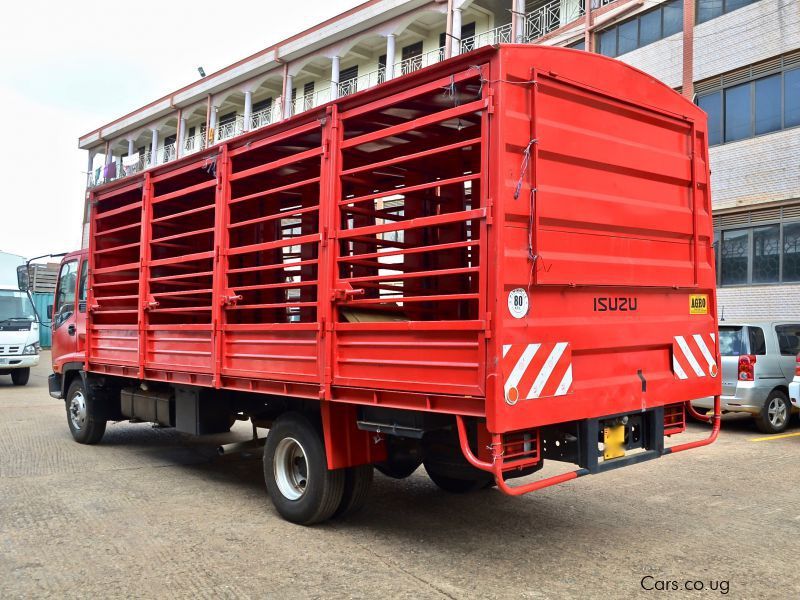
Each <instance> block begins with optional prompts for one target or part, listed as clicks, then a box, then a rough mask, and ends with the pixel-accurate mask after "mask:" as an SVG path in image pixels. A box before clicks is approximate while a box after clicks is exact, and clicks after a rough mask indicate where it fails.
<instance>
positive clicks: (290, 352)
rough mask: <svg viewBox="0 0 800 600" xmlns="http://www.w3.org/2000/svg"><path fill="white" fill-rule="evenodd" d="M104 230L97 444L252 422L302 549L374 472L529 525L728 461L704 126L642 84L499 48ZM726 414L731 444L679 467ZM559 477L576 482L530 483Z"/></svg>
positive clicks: (101, 200)
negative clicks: (152, 432)
mask: <svg viewBox="0 0 800 600" xmlns="http://www.w3.org/2000/svg"><path fill="white" fill-rule="evenodd" d="M90 206H91V211H90V212H91V223H90V227H91V235H90V243H89V248H88V251H84V252H79V253H74V254H72V255H69V256H67V257H66V258H65V259H64V261H63V264H62V268H61V282H62V283H61V284H60V287H59V289H58V293H57V298H56V304H55V306H54V310H53V313H54V314H53V328H54V331H53V366H54V374H53V376H52V377H51V379H50V392H51V395H53V396H54V397H57V398H63V399H64V400H65V403H66V411H67V417H68V423H69V427H70V429H71V431H72V435H73V436H74V438H75V440H76V441H78V442H81V443H85V444H93V443H97V442H99V441H100V439H101V438H102V436H103V434H104V431H105V428H106V423H107V422H108V421H118V420H123V419H126V420H133V421H145V422H155V423H158V424H160V425H162V426H169V427H175V428H177V429H178V430H179V431H182V432H188V433H192V434H198V435H202V434H208V433H219V432H225V431H228V430H229V428H230V427H231V425H232V424H233V423H234V422H235V421H236V420H237V419H239V420H246V419H249V420H250V421H251V422H252V424H253V427H254V431H256V428H267V429H269V433H268V435H267V437H266V440H265V441H264V476H265V480H266V485H267V489H268V491H269V494H270V497H271V498H272V501H273V503H274V504H275V506H276V508H277V510H278V512H279V513H280V514H281V515H282V516H283V517H284V518H286V519H288V520H290V521H293V522H297V523H303V524H310V523H315V522H319V521H323V520H325V519H328V518H330V517H331V516H334V515H344V514H347V513H349V512H351V511H353V510H355V509H357V508H359V507H360V506H361V505H362V504H363V503H364V500H365V499H366V495H367V491H368V489H369V486H370V483H371V481H372V473H373V466H374V467H375V468H377V469H379V470H380V471H381V472H383V473H385V474H387V475H390V476H393V477H397V478H401V477H407V476H408V475H410V474H411V473H412V472H414V471H415V470H416V469H417V468H418V467H419V466H420V465H421V464H422V465H424V466H425V470H426V471H427V473H428V475H429V476H430V478H431V479H432V480H433V481H434V483H435V484H436V485H438V486H439V487H440V488H442V489H444V490H447V491H452V492H468V491H471V490H477V489H480V488H484V487H488V486H491V485H497V487H498V488H500V490H502V491H503V492H505V493H508V494H514V495H517V494H522V493H526V492H529V491H532V490H535V489H540V488H543V487H546V486H549V485H553V484H555V483H559V482H563V481H567V480H569V479H573V478H576V477H579V476H582V475H586V474H590V473H591V474H593V473H599V472H602V471H606V470H609V469H614V468H617V467H621V466H625V465H630V464H634V463H639V462H642V461H646V460H650V459H654V458H657V457H660V456H663V455H665V454H668V453H670V452H676V451H680V450H686V449H688V448H693V447H696V446H700V445H704V444H708V443H711V442H712V441H713V440H714V439H715V438H716V436H717V433H718V431H719V405H718V401H719V394H720V380H719V377H718V373H719V367H718V365H719V350H718V344H717V319H716V313H717V307H716V298H715V286H714V282H715V273H714V264H715V262H714V256H713V247H712V240H713V233H712V221H711V201H710V190H709V169H708V139H707V125H706V116H705V114H704V113H703V112H702V111H701V110H700V109H699V108H698V107H696V106H695V105H693V104H692V103H691V102H689V101H688V100H686V99H685V98H683V97H682V96H680V95H679V94H677V93H676V92H674V91H673V90H672V89H670V88H668V87H666V86H665V85H664V84H662V83H660V82H659V81H657V80H656V79H654V78H653V77H651V76H649V75H647V74H645V73H642V72H640V71H638V70H636V69H634V68H632V67H630V66H628V65H626V64H624V63H621V62H618V61H615V60H612V59H609V58H606V57H603V56H600V55H596V54H589V53H584V52H579V51H573V50H569V49H562V48H550V47H542V46H517V45H508V46H500V47H492V48H483V49H480V50H477V51H474V52H471V53H469V54H465V55H462V56H458V57H455V58H452V59H450V60H447V61H444V62H442V63H440V64H437V65H434V66H431V67H428V68H425V69H422V70H420V71H418V72H416V73H413V74H410V75H407V76H403V77H400V78H398V79H394V80H391V81H387V82H385V83H382V84H381V85H379V86H377V87H375V88H372V89H370V90H366V91H363V92H359V93H356V94H353V95H351V96H346V97H343V98H340V99H338V100H335V101H333V102H331V103H329V104H327V105H325V106H322V107H320V108H318V109H314V110H310V111H308V112H305V113H303V114H300V115H297V116H294V117H292V118H290V119H287V120H285V121H283V122H280V123H276V124H273V125H270V126H268V127H266V128H263V129H259V130H257V131H253V132H250V133H246V134H244V135H241V136H238V137H236V138H233V139H230V140H227V141H225V142H224V143H220V144H216V145H213V146H212V147H210V148H208V149H206V150H205V151H203V152H202V153H198V154H195V155H192V156H188V157H185V158H182V159H180V160H178V161H175V162H172V163H169V164H166V165H162V166H159V167H156V168H152V169H149V170H147V171H145V172H144V173H141V174H137V175H134V176H131V177H127V178H125V179H121V180H119V181H115V182H111V183H108V184H106V185H103V186H101V187H98V188H95V189H93V190H92V191H91V196H90ZM70 274H77V276H68V275H70ZM65 281H68V282H71V284H70V285H68V286H67V287H68V288H69V289H63V282H65ZM704 396H715V397H716V398H717V401H716V404H715V410H714V414H713V415H712V416H708V417H706V419H707V420H708V421H712V422H713V428H712V430H711V434H710V436H709V437H708V439H704V440H700V441H695V442H688V443H683V444H679V445H672V446H671V447H666V446H665V438H667V437H669V436H672V435H675V434H679V433H681V432H682V431H684V429H685V420H686V415H687V412H689V411H691V406H690V405H689V404H688V401H689V400H692V399H694V398H700V397H704ZM695 416H700V415H697V414H696V413H695ZM545 460H551V461H559V462H564V463H570V464H573V465H575V467H571V470H568V471H566V472H565V473H563V474H561V475H556V476H551V477H547V478H539V479H533V480H531V481H527V482H525V483H523V484H516V485H512V484H511V483H509V480H510V479H512V478H514V477H520V476H528V475H531V474H532V473H534V472H535V471H537V470H538V469H540V468H541V467H542V465H543V463H544V461H545Z"/></svg>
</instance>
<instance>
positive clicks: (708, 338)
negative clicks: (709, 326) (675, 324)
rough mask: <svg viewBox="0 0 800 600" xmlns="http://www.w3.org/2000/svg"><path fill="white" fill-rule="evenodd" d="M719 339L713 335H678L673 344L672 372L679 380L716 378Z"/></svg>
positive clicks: (717, 372)
mask: <svg viewBox="0 0 800 600" xmlns="http://www.w3.org/2000/svg"><path fill="white" fill-rule="evenodd" d="M716 345H717V337H716V335H715V334H713V333H707V334H700V333H696V334H694V335H686V336H684V335H676V336H675V338H674V340H673V343H672V371H673V372H674V373H675V377H677V378H678V379H695V378H699V377H716V376H717V375H718V374H719V367H718V366H717V361H716V359H715V358H714V356H715V354H716Z"/></svg>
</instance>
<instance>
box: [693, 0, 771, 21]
mask: <svg viewBox="0 0 800 600" xmlns="http://www.w3.org/2000/svg"><path fill="white" fill-rule="evenodd" d="M757 1H758V0H697V22H698V23H705V22H706V21H710V20H711V19H716V18H717V17H719V16H721V15H724V14H725V13H729V12H731V11H734V10H736V9H737V8H742V7H743V6H747V5H748V4H755V3H756V2H757Z"/></svg>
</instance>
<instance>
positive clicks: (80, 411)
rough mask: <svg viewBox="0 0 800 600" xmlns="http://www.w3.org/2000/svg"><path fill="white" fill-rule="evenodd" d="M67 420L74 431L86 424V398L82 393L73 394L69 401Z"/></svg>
mask: <svg viewBox="0 0 800 600" xmlns="http://www.w3.org/2000/svg"><path fill="white" fill-rule="evenodd" d="M69 420H70V422H71V423H72V426H73V427H74V428H75V429H76V430H80V429H83V426H84V425H85V424H86V397H85V396H84V395H83V392H75V394H74V395H73V396H72V400H70V401H69Z"/></svg>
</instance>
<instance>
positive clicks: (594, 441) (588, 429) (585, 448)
mask: <svg viewBox="0 0 800 600" xmlns="http://www.w3.org/2000/svg"><path fill="white" fill-rule="evenodd" d="M712 408H713V409H714V414H713V415H712V416H709V418H708V421H710V422H711V423H712V428H711V433H710V435H709V436H708V437H707V438H705V439H702V440H697V441H693V442H687V443H684V444H678V445H676V446H671V447H669V448H665V447H664V431H665V429H664V408H663V407H659V408H655V409H650V410H647V411H644V412H641V413H632V414H628V415H617V416H609V417H603V418H600V419H586V420H582V421H579V422H575V424H576V425H577V434H578V435H577V436H569V437H572V438H574V439H573V440H571V441H574V442H575V443H576V444H577V447H576V448H575V449H574V450H573V451H572V452H570V451H569V450H568V448H567V447H566V446H565V447H564V448H563V449H561V450H556V448H553V449H552V450H551V452H552V454H551V455H550V456H548V453H547V451H544V452H543V453H542V456H544V458H551V459H555V460H557V461H563V462H573V463H576V464H577V465H578V466H579V467H580V468H579V469H577V470H574V471H569V472H567V473H562V474H560V475H555V476H552V477H547V478H544V479H540V480H538V481H533V482H530V483H525V484H522V485H519V486H513V487H512V486H509V485H508V483H507V482H506V481H505V477H504V476H503V475H504V471H505V470H506V468H507V467H506V465H505V464H504V462H505V458H504V443H503V436H502V435H501V434H496V433H495V434H491V437H492V443H491V446H490V448H491V451H492V456H491V459H490V461H486V460H482V459H480V458H478V456H476V454H475V453H474V452H473V451H472V448H471V447H470V444H469V439H468V437H467V428H466V425H465V423H464V418H463V417H462V416H460V415H456V425H457V428H458V438H459V443H460V445H461V452H462V454H463V455H464V458H465V459H466V460H467V462H469V463H470V464H471V465H472V466H473V467H475V468H477V469H481V470H484V471H488V472H490V473H492V474H493V475H494V478H495V483H496V484H497V487H498V488H499V489H500V490H501V491H502V492H503V493H505V494H508V495H510V496H520V495H522V494H527V493H529V492H533V491H536V490H540V489H543V488H545V487H549V486H552V485H557V484H559V483H563V482H565V481H569V480H571V479H576V478H578V477H582V476H584V475H591V474H594V473H601V472H603V471H609V470H611V469H616V468H619V467H625V466H629V465H633V464H637V463H641V462H644V461H648V460H652V459H654V458H659V457H661V456H664V455H666V454H674V453H677V452H683V451H685V450H691V449H693V448H699V447H701V446H707V445H708V444H711V443H713V442H714V441H715V440H716V439H717V436H718V435H719V429H720V405H719V397H718V396H717V398H716V399H715V401H713V402H712ZM620 417H624V418H625V419H626V421H627V420H628V419H631V420H633V419H635V421H634V423H635V424H636V427H637V428H638V429H639V434H638V440H636V441H635V442H634V443H632V444H629V442H628V430H627V428H626V434H625V439H626V442H625V444H626V445H625V448H626V449H630V448H631V446H632V447H633V448H638V449H639V450H640V451H639V452H635V453H633V454H630V455H626V456H624V457H620V458H612V459H611V460H607V459H606V460H603V461H602V462H601V461H600V460H599V459H600V456H601V455H602V454H603V449H601V448H599V447H598V440H599V439H600V438H599V434H600V433H601V432H602V431H603V428H604V427H608V426H612V428H613V426H614V425H615V424H616V423H619V418H620ZM620 426H621V425H620ZM631 433H632V431H631ZM555 444H556V446H557V447H558V441H557V442H555ZM567 445H569V443H568V444H567Z"/></svg>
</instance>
